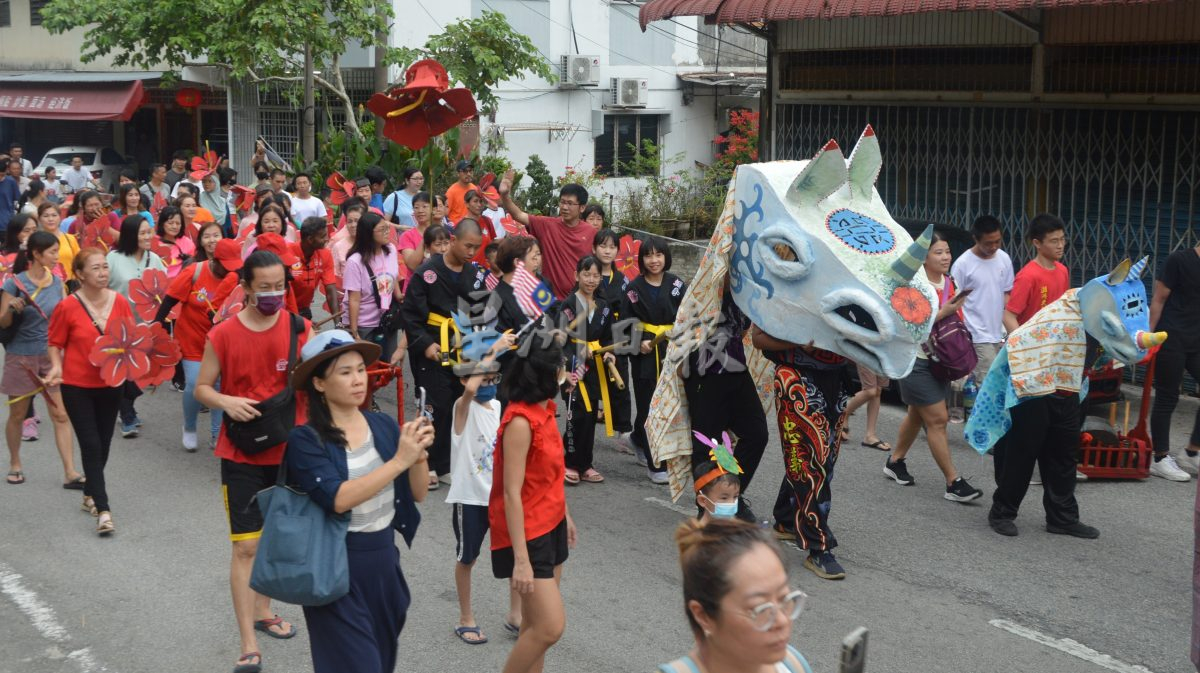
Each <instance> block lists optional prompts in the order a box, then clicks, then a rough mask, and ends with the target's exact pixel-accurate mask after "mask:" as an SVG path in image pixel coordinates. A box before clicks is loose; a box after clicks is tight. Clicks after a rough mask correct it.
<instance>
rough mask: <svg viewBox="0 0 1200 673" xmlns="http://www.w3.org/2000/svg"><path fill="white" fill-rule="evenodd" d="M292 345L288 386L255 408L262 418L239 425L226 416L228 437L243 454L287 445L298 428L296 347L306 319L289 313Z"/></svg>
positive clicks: (289, 355) (289, 350) (290, 347)
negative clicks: (294, 379)
mask: <svg viewBox="0 0 1200 673" xmlns="http://www.w3.org/2000/svg"><path fill="white" fill-rule="evenodd" d="M288 316H289V317H290V318H291V322H292V329H291V335H292V337H291V342H290V344H289V345H288V366H287V385H286V386H284V388H283V390H281V391H279V392H278V393H275V394H274V395H272V396H270V397H268V398H267V399H265V400H263V401H262V402H259V403H258V404H255V405H254V408H255V409H257V410H258V412H259V414H260V415H259V416H258V417H257V418H253V419H251V420H249V421H245V422H243V421H235V420H233V419H231V418H230V417H229V414H225V416H224V418H223V419H222V423H224V424H225V436H226V437H228V438H229V441H230V442H233V445H234V446H236V447H237V448H238V449H239V450H240V451H241V452H242V453H244V454H246V455H249V456H252V455H254V454H256V453H262V452H263V451H266V450H267V449H270V448H272V447H274V446H278V445H280V444H283V443H284V442H286V441H287V438H288V433H290V432H291V431H292V428H293V427H295V426H296V391H294V390H293V389H292V369H293V368H294V367H295V366H296V344H297V342H298V341H299V339H300V332H301V330H303V329H304V319H303V318H301V317H300V316H298V315H294V314H291V313H289V314H288Z"/></svg>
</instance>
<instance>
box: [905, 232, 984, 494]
mask: <svg viewBox="0 0 1200 673" xmlns="http://www.w3.org/2000/svg"><path fill="white" fill-rule="evenodd" d="M950 258H951V255H950V244H949V243H948V242H947V241H946V238H945V236H944V235H943V234H942V233H941V232H938V231H934V234H933V239H932V242H931V243H930V244H929V252H928V253H926V255H925V264H924V265H923V266H922V271H923V272H924V274H925V278H926V279H928V280H929V283H930V284H931V285H933V287H934V289H935V290H937V295H938V301H939V303H940V304H941V306H940V308H939V309H938V312H937V317H936V318H935V319H934V320H935V322H936V321H937V320H941V319H942V318H945V317H946V316H948V315H950V314H951V313H955V312H960V313H959V315H960V317H961V310H962V306H963V303H964V302H965V301H966V298H967V295H965V294H961V295H957V296H955V286H954V281H953V280H952V279H951V278H950V276H949V275H948V272H949V271H950ZM949 398H950V382H949V381H941V380H939V379H937V378H936V377H934V375H933V371H932V370H931V369H930V368H929V356H927V355H926V354H925V350H924V349H923V348H918V349H917V360H916V362H915V364H913V369H912V372H911V373H909V375H908V376H906V377H904V378H903V379H900V399H902V400H903V401H904V403H905V404H907V405H908V413H907V414H906V415H905V416H904V420H903V421H901V422H900V436H899V437H898V438H897V440H896V448H895V450H894V451H892V453H891V454H890V455H889V456H888V457H887V459H886V460H885V461H884V464H883V473H884V474H886V475H887V476H888V477H889V478H890V479H892V480H893V481H895V482H896V483H897V484H900V485H901V486H912V485H913V484H915V483H916V480H915V479H913V478H912V475H910V474H909V473H908V467H907V466H906V465H905V463H904V459H905V457H906V456H907V455H908V451H909V449H911V448H912V445H913V443H914V442H916V441H917V435H918V434H919V433H920V432H921V427H922V426H924V427H925V440H926V441H927V442H928V443H929V452H930V453H932V454H933V460H934V462H935V463H937V466H938V469H940V470H941V471H942V476H943V477H945V480H946V493H945V495H944V496H943V497H945V498H946V499H947V500H950V501H952V502H970V501H972V500H975V499H976V498H979V497H980V496H982V495H983V492H982V491H980V490H979V489H977V488H975V487H974V486H972V485H970V484H968V483H967V480H966V479H963V478H962V477H961V476H959V474H958V470H957V469H956V468H955V467H954V460H953V459H952V458H951V457H950V443H949V440H948V439H947V436H946V424H947V423H948V422H949V420H950V411H949V409H947V408H946V400H947V399H949Z"/></svg>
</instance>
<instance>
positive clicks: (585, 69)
mask: <svg viewBox="0 0 1200 673" xmlns="http://www.w3.org/2000/svg"><path fill="white" fill-rule="evenodd" d="M558 84H559V86H565V87H577V86H599V85H600V57H599V56H584V55H582V54H566V55H564V56H562V58H561V59H560V60H559V68H558Z"/></svg>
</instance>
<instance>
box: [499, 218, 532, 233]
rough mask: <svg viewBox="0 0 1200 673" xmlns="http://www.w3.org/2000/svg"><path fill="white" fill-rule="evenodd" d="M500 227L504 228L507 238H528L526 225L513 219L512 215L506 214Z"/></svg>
mask: <svg viewBox="0 0 1200 673" xmlns="http://www.w3.org/2000/svg"><path fill="white" fill-rule="evenodd" d="M500 226H502V227H504V232H505V235H507V236H528V235H529V232H528V231H526V230H525V225H523V224H521V223H520V222H518V221H516V220H514V219H513V216H512V215H509V214H508V213H505V214H504V217H502V218H500Z"/></svg>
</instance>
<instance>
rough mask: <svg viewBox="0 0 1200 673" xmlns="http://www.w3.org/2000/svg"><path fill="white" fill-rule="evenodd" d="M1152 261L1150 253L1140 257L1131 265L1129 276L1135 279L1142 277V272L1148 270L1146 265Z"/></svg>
mask: <svg viewBox="0 0 1200 673" xmlns="http://www.w3.org/2000/svg"><path fill="white" fill-rule="evenodd" d="M1149 263H1150V255H1146V256H1145V257H1143V258H1141V259H1139V260H1138V261H1137V262H1136V263H1135V264H1134V265H1133V266H1131V267H1129V277H1130V278H1133V279H1134V280H1137V279H1140V278H1141V277H1142V274H1143V273H1145V272H1146V266H1147V265H1148V264H1149Z"/></svg>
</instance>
